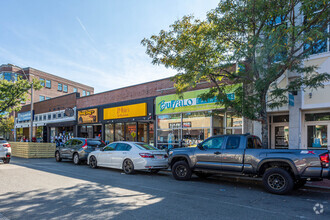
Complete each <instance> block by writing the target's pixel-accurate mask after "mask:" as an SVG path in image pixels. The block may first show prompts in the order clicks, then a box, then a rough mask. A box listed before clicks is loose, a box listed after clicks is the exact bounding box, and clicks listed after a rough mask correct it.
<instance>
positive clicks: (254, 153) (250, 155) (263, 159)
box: [169, 135, 330, 194]
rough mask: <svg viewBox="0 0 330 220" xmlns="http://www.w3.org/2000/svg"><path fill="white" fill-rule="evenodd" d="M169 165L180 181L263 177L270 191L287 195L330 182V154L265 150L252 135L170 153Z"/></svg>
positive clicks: (219, 139)
mask: <svg viewBox="0 0 330 220" xmlns="http://www.w3.org/2000/svg"><path fill="white" fill-rule="evenodd" d="M169 164H170V167H171V169H172V174H173V176H174V178H175V179H177V180H189V179H190V177H191V175H192V173H195V174H196V175H197V176H199V177H201V178H205V177H208V176H210V175H212V174H218V173H219V174H230V175H237V176H244V175H246V176H252V177H262V182H263V185H264V187H265V188H266V190H267V191H269V192H271V193H275V194H286V193H288V192H290V191H291V190H292V189H293V188H299V187H301V186H303V185H304V184H305V183H306V181H307V179H309V180H311V181H316V180H322V179H323V178H327V179H330V169H329V151H328V150H289V149H262V145H261V142H260V139H259V138H258V137H256V136H252V135H220V136H213V137H211V138H208V139H206V140H205V141H204V142H202V143H200V144H198V145H197V147H195V148H181V149H180V148H179V149H174V150H172V151H170V152H169Z"/></svg>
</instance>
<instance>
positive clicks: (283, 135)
mask: <svg viewBox="0 0 330 220" xmlns="http://www.w3.org/2000/svg"><path fill="white" fill-rule="evenodd" d="M272 131H273V132H272V145H273V146H274V147H275V148H289V124H288V123H280V124H273V125H272Z"/></svg>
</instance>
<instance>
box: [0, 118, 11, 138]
mask: <svg viewBox="0 0 330 220" xmlns="http://www.w3.org/2000/svg"><path fill="white" fill-rule="evenodd" d="M12 129H14V117H5V118H1V119H0V134H2V135H3V137H4V138H7V137H8V133H10V132H11V131H12Z"/></svg>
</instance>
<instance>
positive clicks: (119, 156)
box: [111, 143, 132, 169]
mask: <svg viewBox="0 0 330 220" xmlns="http://www.w3.org/2000/svg"><path fill="white" fill-rule="evenodd" d="M131 148H132V147H131V146H130V145H129V144H126V143H118V144H117V146H116V149H115V151H114V152H113V154H112V157H111V159H112V160H111V167H113V168H118V169H121V168H122V164H123V161H124V158H125V156H126V155H127V152H128V151H129V150H130V149H131Z"/></svg>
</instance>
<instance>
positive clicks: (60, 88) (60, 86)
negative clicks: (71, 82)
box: [57, 83, 62, 91]
mask: <svg viewBox="0 0 330 220" xmlns="http://www.w3.org/2000/svg"><path fill="white" fill-rule="evenodd" d="M57 90H58V91H62V83H59V84H58V86H57Z"/></svg>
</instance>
